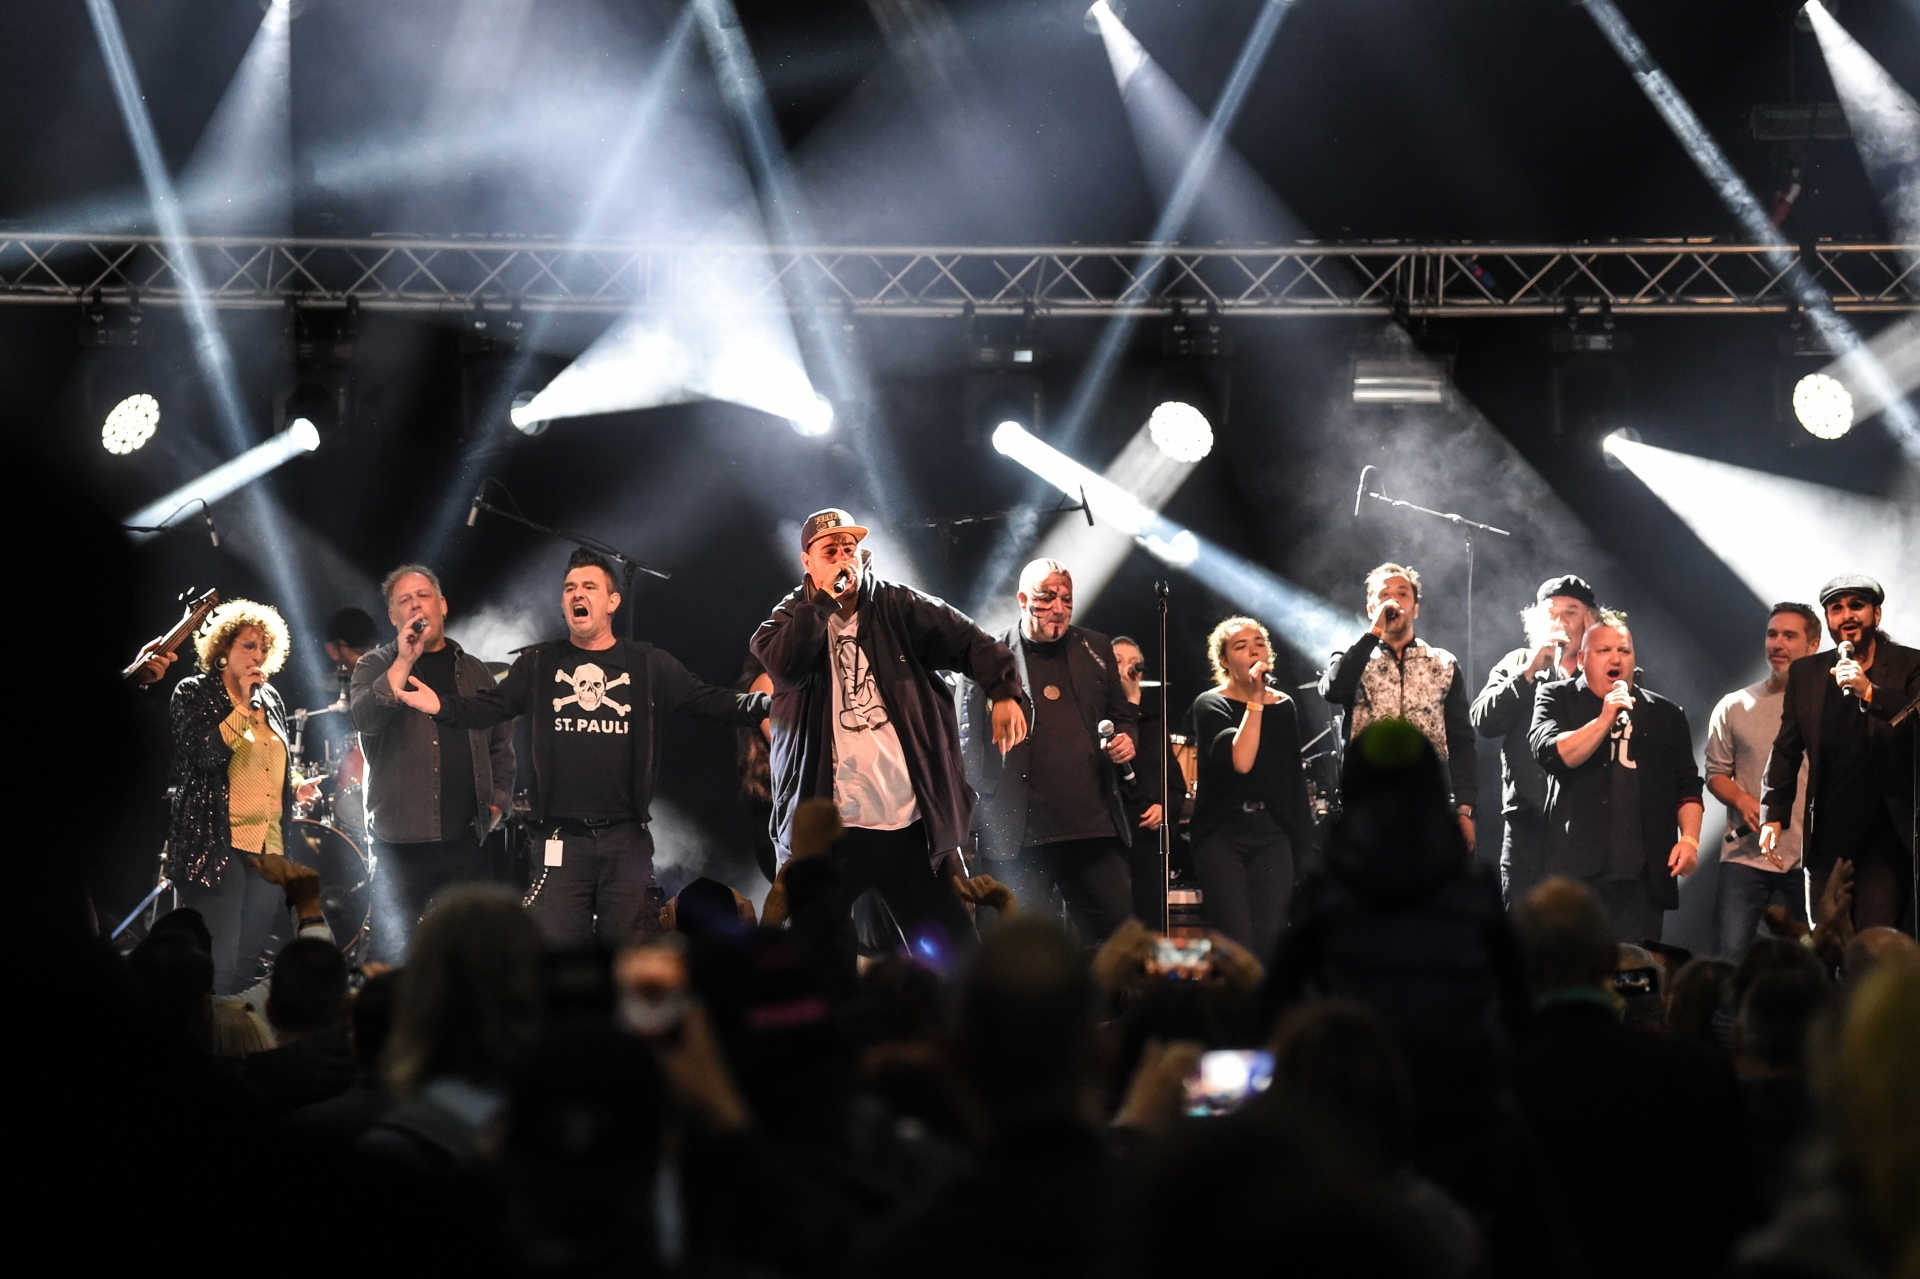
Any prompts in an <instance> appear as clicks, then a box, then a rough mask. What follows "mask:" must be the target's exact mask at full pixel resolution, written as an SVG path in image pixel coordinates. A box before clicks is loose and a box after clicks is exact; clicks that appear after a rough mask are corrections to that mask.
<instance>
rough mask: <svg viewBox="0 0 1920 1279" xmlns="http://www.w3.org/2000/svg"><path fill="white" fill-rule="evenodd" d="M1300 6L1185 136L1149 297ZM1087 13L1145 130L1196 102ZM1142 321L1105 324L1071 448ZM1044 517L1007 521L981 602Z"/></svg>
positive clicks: (1070, 410) (1157, 233)
mask: <svg viewBox="0 0 1920 1279" xmlns="http://www.w3.org/2000/svg"><path fill="white" fill-rule="evenodd" d="M1292 7H1293V3H1292V0H1266V2H1265V3H1264V4H1262V5H1261V6H1260V12H1259V14H1258V15H1257V16H1256V17H1255V18H1254V23H1253V29H1252V30H1251V31H1249V32H1248V33H1247V38H1246V41H1245V42H1244V43H1243V44H1242V45H1241V47H1240V56H1239V57H1238V58H1237V59H1235V61H1234V64H1233V71H1232V72H1231V73H1230V74H1229V75H1228V77H1227V83H1226V86H1225V87H1224V88H1223V89H1221V91H1220V97H1219V100H1218V101H1216V102H1215V103H1214V106H1213V111H1212V113H1211V114H1210V115H1209V116H1208V117H1207V122H1206V125H1205V127H1203V128H1201V129H1200V130H1199V131H1198V136H1196V137H1191V138H1188V139H1185V140H1184V142H1185V145H1184V146H1183V147H1182V149H1181V151H1180V154H1181V155H1183V156H1184V157H1185V163H1184V164H1183V166H1182V167H1181V170H1180V176H1179V179H1178V180H1177V181H1176V182H1175V183H1174V185H1173V189H1172V190H1171V192H1169V193H1167V194H1166V196H1165V200H1164V203H1163V204H1162V205H1161V209H1160V217H1159V220H1158V221H1157V222H1156V223H1155V224H1154V228H1153V235H1152V238H1151V239H1150V240H1149V242H1148V243H1149V246H1150V247H1149V249H1148V251H1147V252H1146V253H1145V254H1143V255H1141V257H1140V260H1139V261H1138V263H1136V266H1135V272H1134V279H1135V283H1134V285H1133V287H1132V290H1131V293H1132V294H1133V295H1134V296H1138V297H1140V298H1145V297H1146V296H1147V295H1148V294H1149V293H1150V291H1151V288H1152V282H1153V278H1154V276H1155V275H1156V274H1157V273H1158V272H1159V269H1160V266H1161V264H1162V263H1164V262H1165V261H1166V257H1167V255H1166V254H1165V253H1164V252H1162V251H1161V250H1162V247H1163V246H1167V245H1171V244H1173V243H1175V242H1176V241H1178V240H1179V239H1180V237H1181V235H1182V234H1183V233H1184V232H1185V231H1186V227H1187V222H1188V220H1189V218H1190V217H1191V216H1192V214H1193V210H1194V206H1195V204H1196V203H1197V202H1198V201H1199V198H1200V193H1201V191H1202V189H1203V187H1204V186H1205V184H1206V182H1207V180H1208V178H1209V176H1210V175H1211V174H1212V172H1213V169H1214V161H1215V160H1216V158H1218V156H1219V155H1220V151H1221V148H1222V147H1223V146H1224V145H1225V143H1226V138H1227V134H1228V133H1229V132H1230V131H1231V130H1232V128H1233V124H1234V121H1235V120H1236V119H1237V118H1238V117H1239V114H1240V108H1241V106H1242V105H1243V104H1244V103H1245V101H1246V97H1247V91H1248V90H1249V89H1250V88H1252V86H1253V81H1254V77H1255V75H1256V74H1257V73H1258V72H1259V70H1260V66H1261V64H1262V63H1263V62H1264V61H1265V60H1266V56H1267V50H1268V49H1270V48H1271V47H1272V45H1273V38H1274V36H1275V34H1276V33H1278V31H1279V30H1280V20H1281V19H1282V18H1284V17H1286V15H1287V11H1288V10H1289V9H1291V8H1292ZM1087 12H1088V14H1089V15H1090V16H1092V18H1093V19H1094V21H1095V22H1096V23H1097V24H1098V26H1099V28H1100V38H1101V40H1102V42H1103V43H1104V44H1105V45H1106V49H1107V60H1108V61H1109V63H1111V64H1112V67H1113V76H1114V81H1115V83H1116V84H1117V85H1118V86H1119V89H1120V97H1121V101H1122V102H1123V103H1124V104H1125V105H1126V107H1127V115H1128V118H1129V120H1130V121H1131V122H1132V123H1133V125H1134V131H1135V134H1136V136H1137V137H1145V136H1148V135H1149V134H1152V133H1156V132H1159V131H1161V130H1163V129H1164V128H1165V125H1166V123H1167V121H1168V120H1170V119H1172V118H1173V117H1175V116H1176V115H1184V114H1187V113H1191V112H1192V110H1193V106H1192V104H1191V103H1190V102H1189V101H1188V100H1187V98H1186V95H1185V94H1183V93H1181V92H1180V90H1179V89H1178V88H1177V87H1176V86H1174V84H1173V82H1172V80H1171V79H1170V78H1169V77H1168V76H1167V75H1166V73H1165V72H1163V71H1161V70H1160V68H1159V66H1158V64H1156V63H1155V62H1154V61H1153V59H1152V57H1151V56H1150V55H1149V54H1148V53H1147V51H1146V49H1145V48H1144V47H1143V46H1142V45H1141V44H1140V42H1139V41H1138V40H1136V39H1134V36H1133V33H1132V32H1131V31H1129V30H1127V27H1126V24H1125V23H1123V22H1121V21H1120V18H1119V16H1118V15H1117V14H1115V13H1114V11H1113V10H1112V8H1111V7H1109V6H1108V4H1107V2H1106V0H1095V4H1094V5H1093V7H1092V8H1091V9H1089V10H1087ZM1138 324H1139V319H1138V317H1136V316H1134V315H1130V314H1121V315H1116V316H1114V317H1113V318H1112V319H1109V320H1108V321H1107V323H1106V327H1105V328H1103V329H1102V330H1101V331H1100V337H1099V340H1098V341H1097V342H1096V343H1095V345H1094V348H1093V354H1092V355H1091V356H1090V357H1088V360H1087V363H1086V364H1085V365H1084V366H1082V368H1081V370H1080V377H1079V379H1078V380H1077V381H1076V382H1075V383H1074V388H1073V392H1072V394H1071V395H1070V396H1069V397H1068V399H1067V404H1066V408H1065V410H1064V412H1063V413H1062V414H1061V417H1060V428H1059V431H1058V433H1057V434H1058V438H1059V440H1060V442H1061V445H1062V446H1063V447H1065V448H1069V449H1071V448H1075V447H1077V446H1078V445H1079V443H1080V440H1081V437H1082V436H1083V435H1085V433H1086V429H1087V423H1088V421H1089V420H1090V419H1091V417H1092V415H1093V410H1094V409H1095V407H1097V406H1098V405H1099V403H1100V402H1101V400H1102V399H1103V398H1104V397H1105V395H1106V393H1107V387H1108V386H1109V384H1111V382H1112V381H1113V373H1114V370H1115V369H1116V368H1117V367H1118V366H1119V363H1120V357H1121V356H1122V355H1123V354H1125V352H1126V349H1127V343H1128V341H1129V340H1130V339H1131V338H1132V337H1133V331H1134V329H1135V327H1136V326H1137V325H1138ZM1037 523H1038V517H1037V516H1032V515H1027V516H1026V517H1025V518H1016V519H1010V520H1008V521H1007V522H1006V524H1005V525H1004V526H1003V527H1002V530H1001V534H1000V537H999V538H998V539H996V545H995V547H994V550H993V552H992V553H991V554H990V555H989V556H988V557H987V560H986V563H985V564H984V565H983V566H982V569H981V575H980V578H979V580H978V582H977V583H976V586H975V594H976V602H979V601H983V600H985V599H987V598H989V597H990V596H991V595H993V594H995V593H996V592H997V591H998V588H999V587H1000V586H1001V584H1002V583H1003V582H1004V580H1005V578H1006V576H1007V574H1008V573H1010V572H1012V571H1013V569H1014V567H1015V563H1014V562H1015V561H1016V560H1018V559H1020V558H1021V557H1020V553H1019V548H1020V547H1021V546H1023V545H1024V544H1025V543H1027V542H1028V541H1029V540H1030V539H1031V538H1032V537H1033V533H1034V530H1035V528H1036V527H1037Z"/></svg>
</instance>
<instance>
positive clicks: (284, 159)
mask: <svg viewBox="0 0 1920 1279" xmlns="http://www.w3.org/2000/svg"><path fill="white" fill-rule="evenodd" d="M292 13H293V10H292V8H291V6H290V5H287V4H284V3H279V2H278V0H276V2H275V3H273V4H269V5H268V6H267V12H266V14H265V16H263V17H262V18H261V19H260V28H259V30H257V31H256V32H254V36H253V42H252V43H251V44H249V45H248V46H247V52H246V56H244V57H243V58H241V59H240V67H239V69H238V70H236V71H235V72H234V73H233V79H231V80H229V81H228V82H227V88H226V92H225V93H223V94H222V95H221V96H220V105H219V106H217V107H215V108H214V112H213V118H212V119H211V120H209V121H208V122H207V127H206V128H205V129H204V130H202V131H201V134H200V141H199V142H198V143H197V144H196V145H195V146H194V150H193V158H192V159H190V160H188V161H187V166H186V168H185V169H184V170H183V171H182V172H181V175H180V183H179V186H180V200H181V203H182V205H183V206H184V207H185V208H187V209H190V210H193V212H192V213H190V214H188V215H187V216H189V217H191V219H192V221H193V224H194V225H195V226H196V227H197V228H199V229H200V230H202V231H209V232H211V231H238V230H242V229H256V230H269V231H275V232H278V233H280V234H285V233H287V232H288V231H289V230H291V229H292V223H293V216H292V215H293V106H292V91H291V84H290V80H291V75H292V57H291V53H292V42H291V41H290V40H289V39H288V27H289V24H290V23H291V22H292V20H293V18H292Z"/></svg>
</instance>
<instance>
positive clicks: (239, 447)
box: [87, 0, 324, 678]
mask: <svg viewBox="0 0 1920 1279" xmlns="http://www.w3.org/2000/svg"><path fill="white" fill-rule="evenodd" d="M87 16H88V17H89V18H90V19H91V20H92V23H93V31H94V36H95V37H96V38H97V39H98V40H99V42H100V54H101V57H102V58H103V59H104V60H105V62H106V64H107V78H108V80H109V81H111V82H112V84H113V96H114V100H115V102H116V103H118V105H119V107H120V116H121V119H122V120H123V121H124V122H125V124H126V128H127V137H128V139H129V140H130V141H131V142H132V144H133V154H134V159H135V160H136V161H137V162H138V164H139V166H140V177H141V180H142V182H143V183H144V184H145V185H146V188H147V198H148V199H149V200H150V201H151V202H152V204H153V217H154V222H155V224H156V225H157V226H158V227H159V230H160V234H161V236H162V237H163V238H164V239H165V240H166V243H167V252H168V257H169V258H170V259H171V260H172V265H173V268H174V271H175V273H176V274H177V275H178V277H179V280H180V291H181V301H182V308H181V309H182V310H184V311H185V312H186V317H187V326H188V328H189V329H190V330H191V331H192V334H193V354H194V359H195V361H196V362H197V363H198V364H199V366H200V375H201V378H202V380H203V381H205V383H206V385H207V390H208V392H209V393H210V394H211V396H212V398H213V405H214V415H215V417H216V418H217V419H218V421H219V425H220V431H221V434H222V435H223V436H224V437H225V443H226V447H227V448H228V449H229V450H231V451H232V452H234V453H237V454H239V455H240V456H243V457H244V456H246V454H247V451H248V448H249V446H250V445H251V444H252V443H253V439H254V433H253V431H252V430H251V429H250V428H249V427H248V425H247V419H246V414H245V412H244V411H243V410H242V408H241V406H240V386H239V379H238V377H236V375H235V373H234V368H233V353H232V351H230V350H229V349H228V347H227V339H226V335H225V334H223V333H222V332H221V331H220V325H219V323H218V321H217V320H216V318H215V316H214V311H213V307H212V306H211V305H210V304H209V303H208V302H207V284H206V278H205V276H204V275H203V274H202V272H201V270H200V261H199V259H198V258H197V257H195V256H194V252H193V249H192V247H191V246H189V245H188V244H187V228H186V223H185V221H184V220H183V219H182V218H181V215H180V200H179V196H178V195H177V193H176V192H175V190H174V186H173V178H172V175H170V174H169V173H168V172H167V162H166V159H165V157H164V156H162V155H161V153H160V139H159V138H158V136H156V134H155V133H154V129H153V117H152V116H151V115H149V114H148V112H147V104H146V98H145V96H144V95H143V94H142V92H141V89H140V77H139V74H138V73H137V72H136V71H135V69H134V65H133V54H132V53H131V52H130V51H129V50H128V48H127V37H126V32H124V31H123V30H122V29H121V27H120V15H119V13H118V12H117V11H116V10H115V9H114V7H113V0H87ZM236 460H238V459H236ZM249 498H250V501H251V502H252V503H253V509H252V510H251V512H250V514H252V515H253V516H254V517H255V518H254V520H253V523H254V524H255V526H256V527H258V528H259V529H260V531H261V536H262V539H263V541H264V542H265V543H266V545H265V547H264V548H263V549H264V550H265V552H266V555H267V560H268V563H269V564H271V565H272V566H273V569H274V572H273V576H274V578H275V583H274V586H275V589H276V591H277V592H278V593H279V595H280V606H281V608H282V609H283V610H285V612H286V614H287V619H288V621H289V622H290V623H291V624H292V626H293V628H294V630H295V631H296V632H298V633H299V634H302V635H310V634H312V633H313V630H314V627H313V618H312V616H311V610H310V609H309V608H308V607H307V595H306V591H305V589H304V588H303V586H302V583H301V580H300V574H299V569H298V563H299V561H298V558H297V557H296V556H295V555H294V554H293V551H292V548H291V546H290V544H289V542H288V539H287V537H286V534H285V521H284V520H283V519H282V518H281V513H280V510H279V508H278V506H277V505H275V504H274V503H273V502H272V501H270V500H268V499H267V498H265V497H264V496H261V495H259V494H252V495H249ZM176 505H177V503H176ZM168 509H169V510H171V509H172V508H171V507H170V508H168ZM165 514H166V511H162V512H160V516H164V515H165ZM154 518H155V519H157V518H159V516H156V517H154ZM136 522H138V521H136ZM146 522H147V523H153V522H154V519H149V520H147V521H146ZM303 667H304V668H305V670H306V673H307V674H308V675H309V676H310V677H315V678H318V677H320V676H323V675H324V666H323V665H322V659H320V658H313V657H309V658H308V659H307V660H306V661H305V662H304V663H303Z"/></svg>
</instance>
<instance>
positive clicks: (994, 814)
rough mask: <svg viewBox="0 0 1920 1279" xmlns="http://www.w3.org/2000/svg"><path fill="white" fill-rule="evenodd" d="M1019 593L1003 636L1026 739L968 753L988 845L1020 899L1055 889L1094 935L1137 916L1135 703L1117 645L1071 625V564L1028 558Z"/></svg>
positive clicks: (1090, 937) (1085, 935)
mask: <svg viewBox="0 0 1920 1279" xmlns="http://www.w3.org/2000/svg"><path fill="white" fill-rule="evenodd" d="M1014 599H1015V602H1016V603H1017V604H1018V606H1019V609H1020V621H1019V623H1018V624H1017V625H1015V626H1013V627H1011V628H1009V629H1008V630H1007V632H1006V633H1005V634H1003V635H1001V636H998V637H997V638H999V639H1000V640H1001V641H1002V642H1003V643H1005V644H1006V646H1007V648H1008V649H1009V650H1011V652H1012V653H1013V659H1014V664H1015V666H1016V667H1017V668H1018V670H1019V673H1020V688H1021V690H1022V694H1023V697H1022V700H1023V701H1024V702H1025V704H1026V709H1027V722H1028V726H1029V727H1028V736H1027V740H1026V741H1025V742H1023V743H1021V744H1020V745H1018V746H1015V747H1014V748H1013V749H1012V750H1010V751H1008V752H1007V753H1006V754H1005V755H1004V756H997V755H994V754H991V753H989V752H986V751H979V750H976V751H974V752H972V754H973V763H974V766H975V785H976V787H977V788H978V789H979V791H980V792H981V796H982V800H983V803H982V804H981V807H980V813H981V822H980V828H981V829H980V835H981V843H982V844H983V845H984V847H985V849H986V852H987V854H988V856H990V857H992V858H994V859H996V860H998V861H1000V862H1001V863H1002V864H1003V866H1005V867H1006V868H1007V870H1008V873H1009V874H1010V875H1012V876H1013V878H1014V880H1015V883H1016V889H1015V891H1016V892H1019V893H1020V895H1021V898H1022V900H1023V901H1027V902H1029V903H1030V904H1032V905H1034V906H1037V907H1040V908H1043V909H1044V908H1045V903H1046V902H1047V901H1048V900H1049V899H1050V898H1051V897H1052V894H1053V891H1054V890H1055V889H1056V888H1057V889H1059V891H1060V895H1061V897H1062V899H1063V900H1064V901H1065V903H1066V908H1067V915H1068V918H1069V919H1071V920H1072V922H1073V926H1074V928H1075V929H1076V930H1077V931H1078V932H1079V933H1080V935H1081V938H1082V940H1084V941H1087V942H1096V941H1100V940H1103V939H1104V938H1105V937H1106V936H1107V934H1109V933H1111V932H1112V931H1113V930H1114V929H1115V928H1117V927H1118V926H1119V925H1120V923H1121V921H1123V920H1125V919H1126V918H1127V917H1128V916H1129V915H1131V914H1132V913H1133V887H1132V876H1131V875H1130V873H1129V871H1128V865H1127V863H1128V861H1129V859H1130V856H1131V853H1132V846H1133V845H1132V831H1131V826H1132V823H1131V822H1130V821H1129V820H1128V818H1127V809H1126V804H1125V802H1124V801H1123V799H1122V797H1121V781H1122V777H1123V775H1124V774H1125V773H1128V772H1131V771H1132V760H1133V757H1134V751H1135V738H1136V736H1137V735H1138V732H1139V729H1138V727H1137V719H1138V708H1137V707H1136V706H1134V704H1133V703H1132V702H1130V701H1128V700H1127V695H1126V690H1125V688H1124V686H1123V684H1122V682H1121V677H1120V664H1119V662H1117V661H1116V660H1115V659H1114V655H1113V645H1112V643H1111V642H1109V640H1108V639H1107V637H1106V636H1105V635H1102V634H1100V633H1099V632H1098V631H1090V630H1086V629H1085V628H1083V627H1079V626H1075V625H1073V574H1072V573H1071V572H1069V571H1068V569H1067V566H1066V565H1064V564H1062V563H1060V562H1059V561H1058V560H1035V561H1033V562H1032V563H1031V564H1029V565H1027V566H1026V567H1025V568H1024V569H1022V570H1021V571H1020V587H1019V591H1018V593H1017V594H1016V595H1015V597H1014ZM983 711H984V707H982V706H980V705H979V704H978V699H977V698H976V705H975V713H976V715H979V714H981V713H982V712H983ZM974 722H975V723H980V722H983V721H982V720H981V719H979V718H976V719H975V721H974ZM1022 890H1024V891H1022Z"/></svg>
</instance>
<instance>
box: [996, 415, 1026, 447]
mask: <svg viewBox="0 0 1920 1279" xmlns="http://www.w3.org/2000/svg"><path fill="white" fill-rule="evenodd" d="M1026 430H1027V428H1026V427H1024V426H1021V425H1020V424H1019V423H1018V422H1014V421H1006V422H1002V423H1001V424H1000V425H999V426H996V427H994V428H993V451H994V452H996V453H1011V452H1012V451H1013V448H1014V446H1015V445H1016V444H1017V443H1018V442H1019V440H1020V437H1021V436H1022V435H1024V434H1026Z"/></svg>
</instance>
